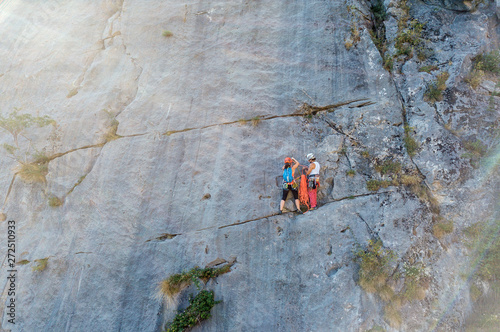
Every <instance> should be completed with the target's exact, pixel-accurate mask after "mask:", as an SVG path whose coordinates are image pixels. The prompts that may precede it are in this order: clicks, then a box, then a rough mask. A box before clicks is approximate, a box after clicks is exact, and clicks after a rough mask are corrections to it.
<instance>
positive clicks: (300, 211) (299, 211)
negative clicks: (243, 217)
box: [295, 210, 304, 214]
mask: <svg viewBox="0 0 500 332" xmlns="http://www.w3.org/2000/svg"><path fill="white" fill-rule="evenodd" d="M295 212H297V213H298V214H304V212H302V210H296V211H295Z"/></svg>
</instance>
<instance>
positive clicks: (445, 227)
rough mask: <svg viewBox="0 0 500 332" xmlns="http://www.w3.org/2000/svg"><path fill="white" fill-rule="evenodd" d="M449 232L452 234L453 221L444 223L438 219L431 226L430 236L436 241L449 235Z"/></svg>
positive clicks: (444, 221)
mask: <svg viewBox="0 0 500 332" xmlns="http://www.w3.org/2000/svg"><path fill="white" fill-rule="evenodd" d="M451 232H453V220H449V221H446V220H443V219H439V220H438V221H437V222H436V223H435V224H434V225H433V226H432V234H434V236H435V237H437V238H438V239H441V238H442V237H443V236H445V235H446V234H450V233H451Z"/></svg>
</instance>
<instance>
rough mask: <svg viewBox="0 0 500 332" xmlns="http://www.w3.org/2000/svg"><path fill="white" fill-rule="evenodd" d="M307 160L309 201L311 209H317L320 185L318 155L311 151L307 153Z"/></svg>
mask: <svg viewBox="0 0 500 332" xmlns="http://www.w3.org/2000/svg"><path fill="white" fill-rule="evenodd" d="M306 158H307V160H309V163H310V164H309V167H308V169H307V173H306V174H307V182H308V186H307V192H308V193H309V202H310V203H311V210H315V209H316V194H317V190H318V187H319V169H320V166H319V163H318V162H317V161H316V157H315V156H314V155H313V154H312V153H309V154H308V155H307V157H306Z"/></svg>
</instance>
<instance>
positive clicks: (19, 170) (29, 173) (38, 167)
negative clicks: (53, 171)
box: [14, 162, 49, 183]
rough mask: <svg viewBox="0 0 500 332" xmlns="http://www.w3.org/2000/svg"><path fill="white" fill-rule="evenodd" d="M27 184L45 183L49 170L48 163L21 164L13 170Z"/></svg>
mask: <svg viewBox="0 0 500 332" xmlns="http://www.w3.org/2000/svg"><path fill="white" fill-rule="evenodd" d="M14 171H15V173H16V174H17V175H19V177H20V178H21V179H22V180H23V181H24V182H27V183H45V182H46V181H47V180H46V178H45V176H46V175H47V173H48V171H49V168H48V163H37V162H33V163H21V164H20V165H19V166H17V167H16V169H15V170H14Z"/></svg>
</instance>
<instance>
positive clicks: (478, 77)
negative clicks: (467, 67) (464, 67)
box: [464, 69, 484, 90]
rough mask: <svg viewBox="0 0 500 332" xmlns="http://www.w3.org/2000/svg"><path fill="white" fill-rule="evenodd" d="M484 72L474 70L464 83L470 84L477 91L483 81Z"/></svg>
mask: <svg viewBox="0 0 500 332" xmlns="http://www.w3.org/2000/svg"><path fill="white" fill-rule="evenodd" d="M483 77H484V71H482V70H480V69H473V70H472V71H471V72H470V73H469V74H467V76H466V77H465V79H464V81H465V82H466V83H469V85H470V87H471V88H473V89H474V90H476V89H477V88H478V87H479V84H481V82H482V81H483Z"/></svg>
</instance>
